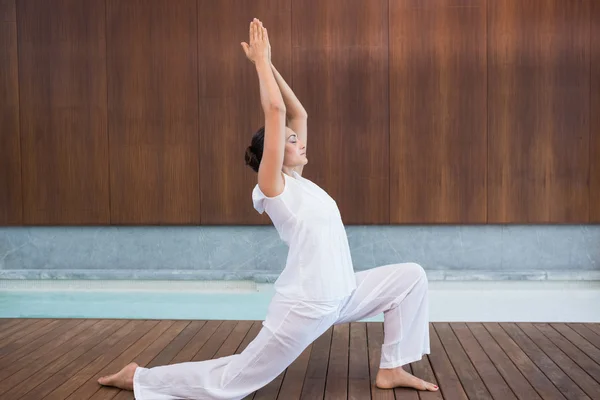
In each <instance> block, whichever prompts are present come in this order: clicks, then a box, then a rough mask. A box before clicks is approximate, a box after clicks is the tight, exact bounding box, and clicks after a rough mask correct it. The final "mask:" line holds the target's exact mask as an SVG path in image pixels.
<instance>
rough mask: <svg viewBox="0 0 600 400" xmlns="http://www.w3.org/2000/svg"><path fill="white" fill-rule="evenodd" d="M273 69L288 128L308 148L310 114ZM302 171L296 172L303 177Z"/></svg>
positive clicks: (298, 169)
mask: <svg viewBox="0 0 600 400" xmlns="http://www.w3.org/2000/svg"><path fill="white" fill-rule="evenodd" d="M271 68H272V69H273V75H274V76H275V80H276V81H277V85H278V86H279V90H280V91H281V95H282V96H283V101H284V103H285V108H286V110H287V117H288V118H287V126H289V128H290V129H291V130H293V131H294V132H296V135H298V138H299V139H300V141H302V143H304V146H306V147H308V143H307V142H308V129H307V120H308V114H307V113H306V110H305V109H304V107H303V106H302V104H301V103H300V100H298V98H297V97H296V95H295V94H294V92H293V91H292V88H290V87H289V85H288V84H287V82H286V81H285V79H283V77H282V76H281V74H280V73H279V71H277V69H276V68H275V66H274V65H273V64H271ZM302 169H303V167H298V168H297V169H296V172H298V174H300V175H302Z"/></svg>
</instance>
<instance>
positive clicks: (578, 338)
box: [550, 324, 600, 365]
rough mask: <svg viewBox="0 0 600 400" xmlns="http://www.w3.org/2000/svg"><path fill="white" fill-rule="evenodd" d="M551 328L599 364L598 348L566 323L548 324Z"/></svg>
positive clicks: (599, 351) (599, 352)
mask: <svg viewBox="0 0 600 400" xmlns="http://www.w3.org/2000/svg"><path fill="white" fill-rule="evenodd" d="M550 326H551V327H552V328H554V329H555V330H556V331H558V332H559V333H560V334H561V335H563V336H564V337H565V338H567V339H568V340H569V342H571V343H572V344H574V345H575V346H576V347H578V348H579V350H581V351H583V352H584V353H585V354H586V355H587V356H588V357H589V358H591V359H592V360H594V362H596V364H599V365H600V349H598V348H597V347H596V346H594V345H593V344H592V343H590V342H589V341H588V340H587V339H586V338H585V337H583V336H582V335H580V334H579V333H577V332H576V331H575V330H573V329H572V328H571V327H570V326H567V325H566V324H550Z"/></svg>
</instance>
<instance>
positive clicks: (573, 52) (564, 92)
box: [488, 0, 590, 223]
mask: <svg viewBox="0 0 600 400" xmlns="http://www.w3.org/2000/svg"><path fill="white" fill-rule="evenodd" d="M488 8H489V12H488V25H489V33H488V35H489V37H488V39H489V40H488V57H489V59H488V83H489V89H488V93H489V97H488V128H489V130H488V137H489V141H488V142H489V146H488V151H489V166H488V168H489V177H488V189H489V191H488V210H489V214H488V217H489V218H488V222H490V223H577V222H581V223H584V222H588V220H589V186H588V177H589V129H590V107H589V106H590V103H589V101H590V95H589V85H590V70H589V68H590V50H589V45H590V42H589V40H590V33H589V27H590V18H589V12H590V2H589V1H586V0H583V1H562V0H549V1H546V0H531V1H517V0H499V1H490V2H488Z"/></svg>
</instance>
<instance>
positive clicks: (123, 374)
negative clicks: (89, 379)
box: [98, 362, 139, 391]
mask: <svg viewBox="0 0 600 400" xmlns="http://www.w3.org/2000/svg"><path fill="white" fill-rule="evenodd" d="M138 367H139V365H137V364H136V363H134V362H132V363H130V364H128V365H127V366H125V367H124V368H123V369H122V370H120V371H119V372H117V373H116V374H113V375H107V376H103V377H101V378H100V379H98V383H99V384H101V385H104V386H114V387H117V388H119V389H124V390H132V391H133V374H134V373H135V370H136V369H137V368H138Z"/></svg>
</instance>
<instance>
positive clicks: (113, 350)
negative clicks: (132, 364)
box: [30, 320, 173, 400]
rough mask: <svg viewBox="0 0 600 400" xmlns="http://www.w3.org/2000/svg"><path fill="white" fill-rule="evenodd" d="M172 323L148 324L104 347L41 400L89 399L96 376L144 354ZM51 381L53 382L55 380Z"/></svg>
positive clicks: (107, 372)
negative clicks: (96, 355) (112, 344)
mask: <svg viewBox="0 0 600 400" xmlns="http://www.w3.org/2000/svg"><path fill="white" fill-rule="evenodd" d="M172 324H173V322H172V321H168V320H167V321H147V325H146V326H144V328H142V327H140V329H137V330H135V331H133V332H132V333H131V334H129V335H127V336H126V337H125V338H123V339H122V340H121V341H119V342H118V343H117V344H116V345H114V346H112V347H110V348H109V347H106V348H104V351H103V352H102V355H100V356H99V357H97V358H95V359H94V360H93V361H92V362H91V363H89V364H87V365H86V366H85V367H84V368H80V370H79V371H78V372H76V373H75V374H69V375H71V377H70V378H69V379H67V380H66V381H64V382H63V383H62V384H61V385H60V386H58V387H56V389H54V390H53V391H52V392H51V393H49V394H48V395H46V397H44V399H46V400H59V399H60V400H65V399H68V400H75V399H77V400H79V399H89V398H90V396H91V395H93V394H94V393H95V392H96V391H97V390H98V385H97V383H96V382H92V384H89V382H90V381H92V379H93V378H94V377H95V376H100V375H107V374H109V373H111V372H113V371H115V370H117V371H118V370H119V369H121V368H122V367H123V365H125V364H126V362H125V360H128V359H130V358H132V357H133V356H135V355H137V354H139V353H140V352H141V351H143V350H144V349H145V348H146V347H148V346H149V344H150V343H152V342H153V341H154V340H156V339H157V338H158V337H159V336H160V335H161V334H162V333H164V332H165V331H166V330H167V329H168V328H169V327H170V326H171V325H172ZM96 379H97V378H96ZM52 380H53V381H55V380H56V379H55V378H54V379H52ZM94 381H95V379H94ZM86 383H88V385H86ZM30 400H33V399H30Z"/></svg>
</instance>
